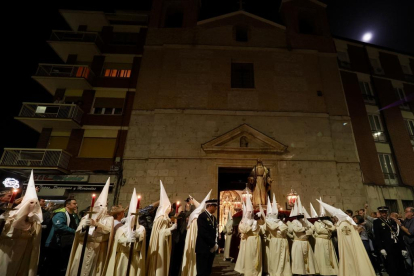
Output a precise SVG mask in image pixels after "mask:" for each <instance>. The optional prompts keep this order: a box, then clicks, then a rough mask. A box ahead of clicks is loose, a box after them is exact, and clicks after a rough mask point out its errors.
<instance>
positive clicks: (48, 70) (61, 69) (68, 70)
mask: <svg viewBox="0 0 414 276" xmlns="http://www.w3.org/2000/svg"><path fill="white" fill-rule="evenodd" d="M36 76H49V77H65V78H85V79H88V80H91V79H92V78H94V77H95V75H94V73H93V72H92V71H91V69H90V68H89V66H88V65H66V64H44V63H42V64H39V67H38V68H37V71H36Z"/></svg>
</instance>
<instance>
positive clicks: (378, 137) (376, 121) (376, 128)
mask: <svg viewBox="0 0 414 276" xmlns="http://www.w3.org/2000/svg"><path fill="white" fill-rule="evenodd" d="M368 120H369V125H370V126H371V132H372V136H373V137H374V141H375V142H380V143H385V142H387V136H386V135H385V133H384V128H383V127H382V123H381V118H380V116H379V115H374V114H370V115H368Z"/></svg>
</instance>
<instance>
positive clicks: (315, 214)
mask: <svg viewBox="0 0 414 276" xmlns="http://www.w3.org/2000/svg"><path fill="white" fill-rule="evenodd" d="M310 210H311V217H312V218H317V217H318V213H316V210H315V208H313V205H312V203H310Z"/></svg>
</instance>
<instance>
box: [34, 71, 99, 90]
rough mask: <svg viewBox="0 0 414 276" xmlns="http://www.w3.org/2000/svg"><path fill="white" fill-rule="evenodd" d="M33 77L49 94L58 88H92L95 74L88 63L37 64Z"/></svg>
mask: <svg viewBox="0 0 414 276" xmlns="http://www.w3.org/2000/svg"><path fill="white" fill-rule="evenodd" d="M33 78H34V79H35V80H36V81H38V82H39V83H40V84H41V85H42V86H44V87H45V88H46V89H47V90H48V91H49V92H50V93H51V94H54V93H55V91H56V89H58V88H62V87H64V88H68V89H82V90H87V89H92V81H93V80H94V78H95V74H94V73H93V72H92V71H91V69H90V68H89V66H88V65H68V64H39V67H38V69H37V71H36V74H35V75H34V76H33Z"/></svg>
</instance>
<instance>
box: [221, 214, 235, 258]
mask: <svg viewBox="0 0 414 276" xmlns="http://www.w3.org/2000/svg"><path fill="white" fill-rule="evenodd" d="M232 222H233V220H229V221H228V222H227V224H226V225H225V226H224V228H223V233H224V234H225V237H226V242H225V243H224V258H225V259H230V258H231V256H230V247H231V237H232V236H233V223H232Z"/></svg>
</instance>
